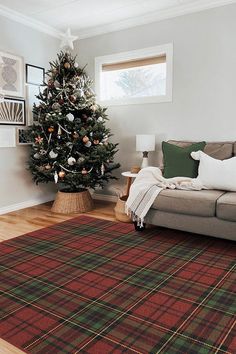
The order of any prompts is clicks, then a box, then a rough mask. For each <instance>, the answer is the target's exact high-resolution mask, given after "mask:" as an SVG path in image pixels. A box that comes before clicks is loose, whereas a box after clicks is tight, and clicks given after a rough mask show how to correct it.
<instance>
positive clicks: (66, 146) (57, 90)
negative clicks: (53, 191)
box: [29, 52, 119, 192]
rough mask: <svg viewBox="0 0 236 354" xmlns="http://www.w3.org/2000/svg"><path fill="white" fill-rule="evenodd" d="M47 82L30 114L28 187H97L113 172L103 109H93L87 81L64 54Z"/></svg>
mask: <svg viewBox="0 0 236 354" xmlns="http://www.w3.org/2000/svg"><path fill="white" fill-rule="evenodd" d="M47 77H48V80H47V85H46V84H45V85H46V86H45V88H44V90H43V91H42V93H40V94H39V95H38V96H37V98H38V99H39V101H40V104H39V105H37V106H36V105H34V108H33V113H34V117H35V120H37V122H35V124H34V125H33V126H32V128H31V137H32V140H33V145H32V151H31V155H30V161H29V168H30V170H31V172H32V174H33V179H34V181H35V182H36V183H37V184H38V183H41V182H43V183H47V182H51V181H53V182H55V183H56V184H58V187H59V190H61V191H64V192H80V191H82V190H84V189H87V188H93V189H95V188H96V187H98V186H100V187H103V186H104V183H105V182H107V181H108V180H109V179H111V178H115V177H113V176H112V171H113V170H114V169H116V168H118V167H119V164H115V163H114V161H113V159H114V155H115V153H116V152H117V145H118V144H113V143H111V142H110V141H109V138H110V136H111V134H110V130H109V129H108V128H106V125H105V123H106V121H107V119H108V118H107V115H106V108H103V107H101V106H100V105H98V104H96V101H95V95H94V92H93V90H92V88H91V86H92V81H91V80H90V79H89V78H88V76H87V75H86V73H85V71H84V68H82V69H81V68H79V66H78V63H77V62H76V57H74V56H72V55H71V54H70V53H68V52H60V53H59V54H58V55H57V59H56V60H55V61H53V62H50V70H49V71H48V72H47Z"/></svg>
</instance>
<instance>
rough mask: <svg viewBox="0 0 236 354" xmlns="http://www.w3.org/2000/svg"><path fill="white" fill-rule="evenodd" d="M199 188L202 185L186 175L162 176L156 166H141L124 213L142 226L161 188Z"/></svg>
mask: <svg viewBox="0 0 236 354" xmlns="http://www.w3.org/2000/svg"><path fill="white" fill-rule="evenodd" d="M166 188H169V189H184V190H200V189H202V186H201V185H199V184H197V183H196V179H193V178H188V177H174V178H164V177H163V176H162V172H161V170H160V169H159V168H158V167H146V168H143V169H142V170H141V171H140V172H139V174H138V176H137V177H136V179H135V181H134V183H133V184H132V185H131V188H130V193H129V197H128V199H127V202H126V213H127V215H130V216H131V218H132V220H133V221H136V222H137V223H138V225H139V226H143V222H144V218H145V216H146V214H147V212H148V211H149V209H150V208H151V206H152V204H153V202H154V200H155V199H156V197H157V196H158V194H159V193H160V192H161V191H162V190H163V189H166Z"/></svg>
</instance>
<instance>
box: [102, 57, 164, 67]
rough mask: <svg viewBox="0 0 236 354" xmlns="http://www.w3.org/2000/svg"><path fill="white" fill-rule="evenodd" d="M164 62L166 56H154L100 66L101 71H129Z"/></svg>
mask: <svg viewBox="0 0 236 354" xmlns="http://www.w3.org/2000/svg"><path fill="white" fill-rule="evenodd" d="M165 62H166V55H161V56H156V57H151V58H144V59H135V60H129V61H123V62H119V63H111V64H102V71H115V70H122V69H129V68H135V67H140V66H148V65H154V64H162V63H165Z"/></svg>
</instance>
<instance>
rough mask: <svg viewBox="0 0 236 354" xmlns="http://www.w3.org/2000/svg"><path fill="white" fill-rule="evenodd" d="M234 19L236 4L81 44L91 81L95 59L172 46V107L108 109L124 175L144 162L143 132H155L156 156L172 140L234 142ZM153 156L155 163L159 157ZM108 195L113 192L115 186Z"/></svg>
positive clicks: (81, 57)
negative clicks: (138, 140)
mask: <svg viewBox="0 0 236 354" xmlns="http://www.w3.org/2000/svg"><path fill="white" fill-rule="evenodd" d="M235 19H236V5H228V6H223V7H220V8H216V9H212V10H208V11H204V12H199V13H195V14H191V15H186V16H181V17H177V18H174V19H170V20H165V21H161V22H157V23H153V24H149V25H144V26H140V27H135V28H133V29H127V30H123V31H119V32H114V33H110V34H105V35H100V36H97V37H94V38H90V39H84V40H81V41H79V42H77V43H78V44H77V45H76V52H77V53H78V58H79V62H80V63H81V64H82V65H84V64H86V63H88V66H87V72H88V73H89V74H90V75H91V77H92V78H94V58H95V57H96V56H101V55H108V54H112V53H118V52H121V51H127V50H134V49H140V48H144V47H149V46H154V45H159V44H165V43H169V42H173V44H174V78H173V102H172V103H159V104H143V105H130V106H128V105H127V106H114V107H110V108H109V109H108V113H109V116H110V127H111V130H112V132H113V133H114V138H113V140H114V141H117V142H119V143H120V146H119V148H120V152H119V154H117V160H118V161H120V163H121V164H122V170H123V171H125V170H128V169H129V168H130V166H132V165H134V164H135V163H138V162H140V155H139V153H136V151H135V135H136V134H139V133H147V134H148V133H153V132H154V133H155V134H156V139H157V151H158V150H159V149H160V143H161V141H162V140H166V139H169V138H174V139H190V140H196V141H199V140H208V141H210V140H211V141H213V140H216V141H220V140H221V141H223V140H236V40H235V33H236V20H235ZM150 156H151V162H152V163H153V164H156V163H157V156H158V153H157V152H156V153H152V154H151V155H150ZM119 172H120V171H119ZM119 172H118V173H117V175H119ZM104 193H113V191H112V187H109V188H108V190H105V191H104Z"/></svg>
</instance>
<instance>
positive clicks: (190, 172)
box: [162, 141, 206, 178]
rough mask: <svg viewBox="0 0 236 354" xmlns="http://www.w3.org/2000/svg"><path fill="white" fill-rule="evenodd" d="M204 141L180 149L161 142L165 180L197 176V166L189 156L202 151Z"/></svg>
mask: <svg viewBox="0 0 236 354" xmlns="http://www.w3.org/2000/svg"><path fill="white" fill-rule="evenodd" d="M205 145H206V143H205V141H202V142H199V143H195V144H191V145H190V146H186V147H180V146H176V145H174V144H169V143H167V142H165V141H163V142H162V151H163V157H164V172H163V176H164V177H165V178H172V177H179V176H183V177H191V178H196V177H197V175H198V165H199V162H197V163H196V161H194V160H193V159H192V158H191V156H190V153H191V152H192V151H198V150H203V149H204V147H205Z"/></svg>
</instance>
